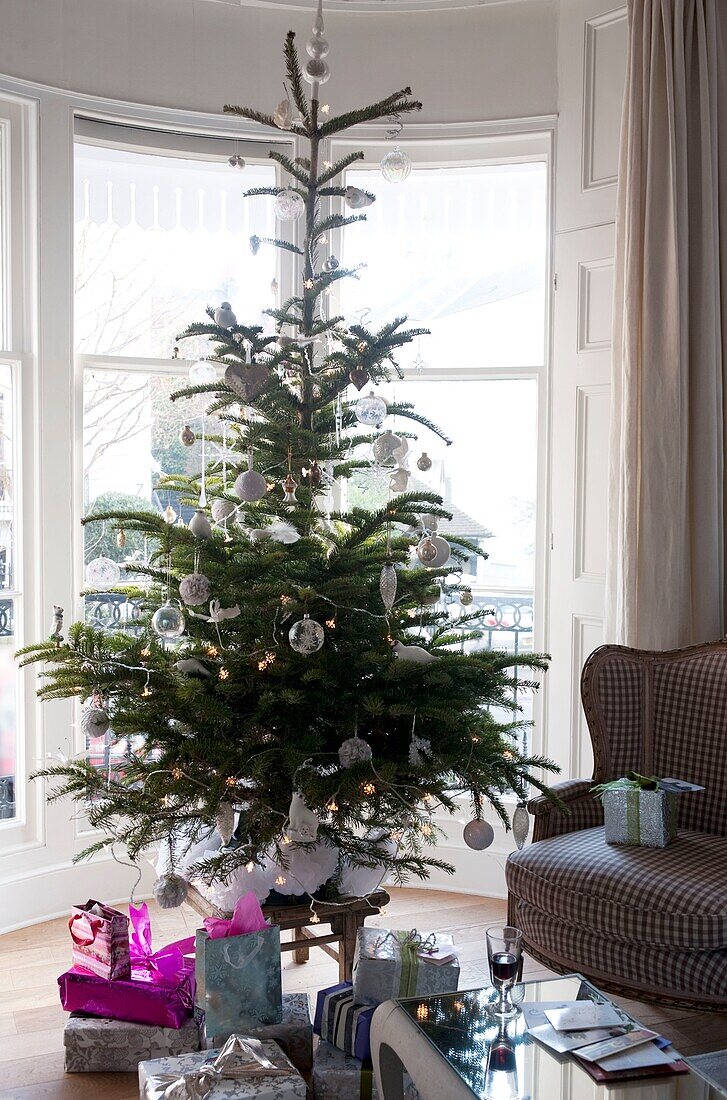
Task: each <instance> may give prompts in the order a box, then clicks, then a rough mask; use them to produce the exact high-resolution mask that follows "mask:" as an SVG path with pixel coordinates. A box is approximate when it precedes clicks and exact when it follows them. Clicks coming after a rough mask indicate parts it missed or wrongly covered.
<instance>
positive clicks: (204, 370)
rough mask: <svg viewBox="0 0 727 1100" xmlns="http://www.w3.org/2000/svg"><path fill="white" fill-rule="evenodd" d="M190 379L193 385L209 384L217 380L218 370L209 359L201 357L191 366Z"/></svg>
mask: <svg viewBox="0 0 727 1100" xmlns="http://www.w3.org/2000/svg"><path fill="white" fill-rule="evenodd" d="M189 381H190V383H191V384H192V385H193V386H208V385H209V384H210V382H216V381H217V371H216V370H215V366H214V364H213V363H210V361H209V360H208V359H200V360H198V362H196V363H193V364H192V366H191V367H190V368H189Z"/></svg>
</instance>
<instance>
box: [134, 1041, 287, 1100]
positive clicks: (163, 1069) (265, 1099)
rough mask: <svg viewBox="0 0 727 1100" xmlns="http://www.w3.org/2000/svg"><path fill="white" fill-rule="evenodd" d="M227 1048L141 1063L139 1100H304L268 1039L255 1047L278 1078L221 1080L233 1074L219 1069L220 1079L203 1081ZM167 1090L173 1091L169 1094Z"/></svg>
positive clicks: (213, 1075) (246, 1075) (214, 1076)
mask: <svg viewBox="0 0 727 1100" xmlns="http://www.w3.org/2000/svg"><path fill="white" fill-rule="evenodd" d="M240 1038H241V1039H242V1042H243V1043H244V1042H245V1041H246V1039H245V1037H244V1036H241V1037H240ZM233 1039H234V1037H233ZM231 1041H233V1040H230V1042H231ZM253 1041H254V1040H253ZM227 1045H228V1044H226V1046H225V1047H223V1049H222V1051H217V1050H207V1051H203V1052H201V1053H199V1054H181V1055H179V1056H178V1057H176V1058H156V1059H154V1060H153V1061H150V1062H142V1063H141V1064H140V1066H139V1096H140V1100H165V1098H166V1097H168V1096H170V1095H173V1096H174V1100H197V1098H198V1097H199V1096H204V1097H205V1100H306V1096H307V1086H306V1083H305V1081H304V1080H303V1078H302V1077H301V1075H300V1074H299V1073H298V1071H297V1069H296V1068H295V1066H294V1065H293V1064H292V1063H291V1062H290V1061H289V1060H288V1059H287V1058H286V1056H285V1055H284V1054H283V1052H282V1050H281V1049H280V1047H279V1046H278V1045H277V1043H274V1042H273V1041H272V1039H267V1040H264V1041H262V1042H261V1043H259V1049H260V1051H261V1053H262V1055H263V1057H264V1058H266V1059H269V1060H270V1062H272V1063H273V1064H274V1065H275V1066H276V1068H278V1069H280V1070H282V1073H281V1074H280V1075H277V1074H276V1075H266V1074H264V1073H259V1072H256V1071H253V1072H250V1073H245V1072H242V1073H239V1074H237V1075H235V1076H224V1074H225V1073H230V1072H231V1073H234V1072H235V1070H234V1067H233V1068H232V1070H230V1069H229V1067H228V1068H227V1069H225V1068H224V1067H223V1068H222V1069H221V1072H220V1075H218V1074H217V1073H216V1072H214V1071H213V1072H212V1073H211V1074H210V1077H209V1078H207V1079H205V1076H204V1071H205V1070H206V1069H207V1067H210V1066H214V1064H215V1062H217V1061H218V1058H219V1056H220V1055H221V1054H224V1051H225V1049H226V1047H227ZM201 1082H204V1086H203V1087H200V1084H201ZM207 1086H208V1087H207ZM170 1087H173V1091H172V1092H171V1093H170V1092H169V1091H168V1090H169V1089H170ZM205 1088H206V1091H205Z"/></svg>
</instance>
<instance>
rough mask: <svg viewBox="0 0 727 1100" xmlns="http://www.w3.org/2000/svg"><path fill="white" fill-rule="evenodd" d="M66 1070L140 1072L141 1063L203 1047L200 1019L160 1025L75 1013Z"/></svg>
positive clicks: (67, 1032)
mask: <svg viewBox="0 0 727 1100" xmlns="http://www.w3.org/2000/svg"><path fill="white" fill-rule="evenodd" d="M63 1047H64V1050H65V1071H66V1073H136V1071H137V1068H138V1066H139V1062H143V1061H144V1060H145V1059H149V1058H164V1057H167V1056H172V1055H176V1054H187V1053H190V1052H194V1051H198V1050H199V1048H200V1032H199V1027H198V1024H197V1021H196V1020H188V1021H187V1022H186V1023H185V1024H183V1025H182V1027H179V1028H175V1027H157V1026H156V1025H154V1024H133V1023H129V1022H128V1021H127V1020H109V1019H105V1018H103V1017H101V1016H85V1015H83V1013H79V1012H72V1013H71V1015H70V1016H69V1017H68V1020H67V1021H66V1026H65V1028H64V1031H63Z"/></svg>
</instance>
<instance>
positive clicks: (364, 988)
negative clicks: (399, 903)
mask: <svg viewBox="0 0 727 1100" xmlns="http://www.w3.org/2000/svg"><path fill="white" fill-rule="evenodd" d="M458 984H459V960H458V958H457V954H456V951H455V948H454V941H453V939H452V937H451V936H446V935H441V934H440V933H434V932H432V933H431V934H430V935H429V936H421V935H420V934H419V933H418V932H417V930H416V929H415V928H414V929H412V930H411V931H410V932H392V931H385V930H382V929H380V928H359V930H358V936H357V938H356V952H355V954H354V960H353V997H354V1001H355V1002H356V1004H359V1005H379V1004H381V1003H382V1002H383V1001H389V1000H391V999H392V998H397V997H427V996H432V995H434V994H436V993H454V992H455V990H456V989H457V985H458Z"/></svg>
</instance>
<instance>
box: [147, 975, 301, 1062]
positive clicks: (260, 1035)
mask: <svg viewBox="0 0 727 1100" xmlns="http://www.w3.org/2000/svg"><path fill="white" fill-rule="evenodd" d="M202 1019H203V1021H204V1013H202ZM203 1034H204V1041H203V1043H202V1045H203V1046H204V1047H212V1046H215V1045H216V1044H218V1043H219V1042H220V1041H221V1039H222V1038H227V1036H226V1035H224V1036H216V1037H215V1036H212V1035H208V1034H207V1029H206V1026H205V1028H204V1031H203ZM245 1034H246V1035H251V1036H252V1037H253V1038H254V1039H274V1040H275V1042H276V1043H277V1044H278V1046H279V1047H281V1048H282V1050H283V1051H284V1052H285V1054H287V1056H288V1058H289V1059H290V1061H291V1062H292V1063H293V1065H294V1066H295V1068H296V1069H297V1070H298V1071H299V1072H300V1073H310V1069H311V1066H312V1065H313V1025H312V1024H311V1018H310V1005H309V1003H308V994H307V993H283V1019H282V1021H281V1022H280V1023H279V1024H265V1025H263V1026H261V1027H253V1028H246V1029H245ZM134 1068H136V1067H134Z"/></svg>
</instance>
